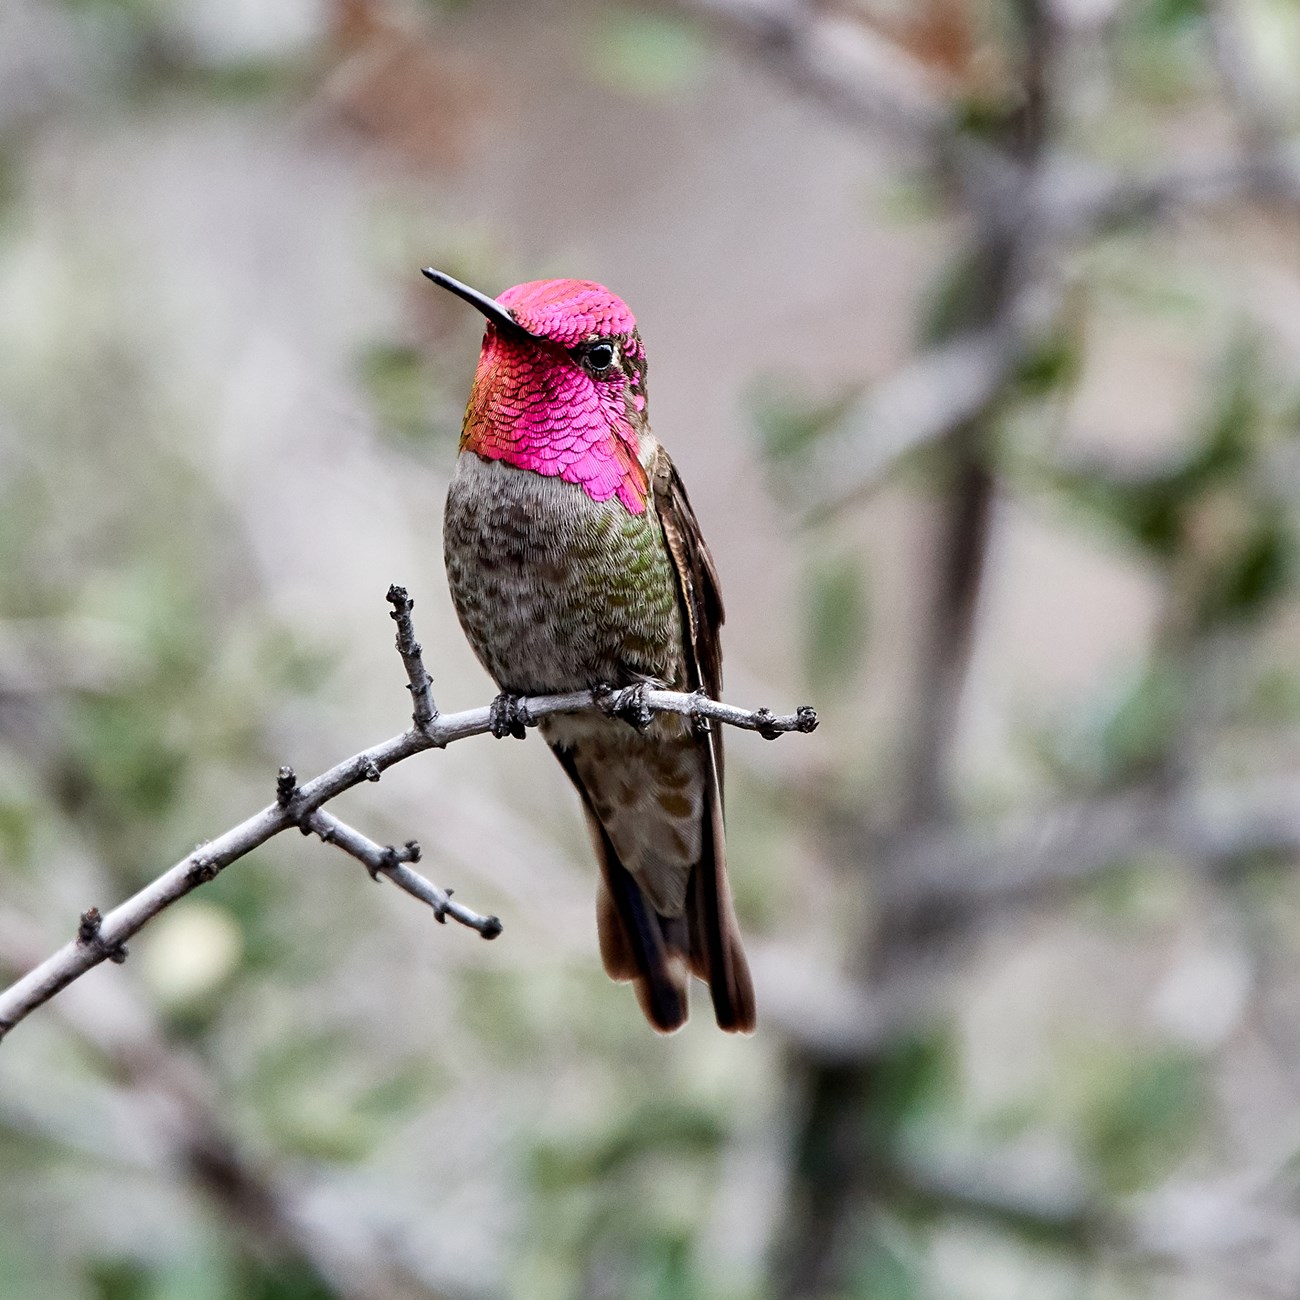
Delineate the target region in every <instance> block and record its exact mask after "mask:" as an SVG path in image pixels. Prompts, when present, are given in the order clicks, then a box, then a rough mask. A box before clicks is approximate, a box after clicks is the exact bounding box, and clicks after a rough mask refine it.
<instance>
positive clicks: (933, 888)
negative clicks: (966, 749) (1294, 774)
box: [850, 780, 1300, 925]
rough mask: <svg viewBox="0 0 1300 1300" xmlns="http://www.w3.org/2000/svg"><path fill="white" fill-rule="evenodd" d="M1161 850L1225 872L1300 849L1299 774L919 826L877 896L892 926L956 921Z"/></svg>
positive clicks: (863, 848) (895, 855) (864, 845)
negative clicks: (983, 824)
mask: <svg viewBox="0 0 1300 1300" xmlns="http://www.w3.org/2000/svg"><path fill="white" fill-rule="evenodd" d="M851 842H852V843H853V844H855V845H856V848H855V849H851V850H850V851H851V852H857V853H862V852H869V851H870V849H869V847H868V845H869V840H868V839H866V838H863V837H861V836H859V837H855V838H854V839H853V840H852V841H851ZM1162 850H1163V851H1167V852H1169V853H1172V854H1175V855H1177V856H1178V857H1179V858H1180V859H1183V860H1186V861H1187V862H1189V863H1191V864H1193V865H1194V867H1195V868H1196V869H1198V870H1200V871H1201V872H1203V873H1204V874H1205V875H1207V876H1209V877H1212V878H1219V879H1222V878H1226V877H1229V876H1232V875H1234V874H1236V873H1239V872H1240V871H1241V870H1242V869H1243V866H1244V865H1245V864H1247V863H1249V862H1250V861H1252V860H1255V859H1258V858H1260V857H1264V856H1279V855H1284V854H1295V853H1297V852H1300V780H1290V781H1277V780H1273V781H1261V782H1259V783H1256V784H1253V785H1248V786H1241V787H1207V788H1202V789H1190V788H1184V789H1173V790H1167V789H1157V790H1152V791H1145V792H1144V791H1130V792H1128V793H1125V794H1121V795H1116V796H1114V797H1112V798H1109V799H1101V800H1089V801H1084V802H1080V803H1078V804H1070V805H1066V806H1063V807H1058V808H1052V809H1045V810H1043V811H1041V812H1038V813H1036V814H1029V815H1025V816H1017V817H1014V818H1011V819H1009V820H1008V821H1007V822H1005V823H1003V824H1001V825H998V826H995V827H993V828H991V829H988V830H984V831H973V830H971V829H970V828H964V829H959V828H945V827H936V828H932V829H929V830H920V831H918V832H917V833H916V834H915V835H913V836H912V837H911V838H910V839H909V840H908V841H907V842H905V843H900V844H898V845H897V847H896V848H894V849H893V851H892V853H891V854H890V856H891V865H890V869H889V870H888V871H887V872H882V873H881V881H880V885H879V890H878V899H877V901H878V904H879V906H880V907H881V908H882V909H883V910H884V911H887V912H888V913H889V914H890V916H891V917H892V918H893V920H892V922H891V924H900V925H901V924H905V923H906V921H905V918H907V917H914V918H918V919H919V918H922V917H928V918H929V920H930V921H931V922H934V921H936V920H937V921H940V922H948V923H951V922H952V921H953V920H954V919H956V918H958V917H960V916H961V915H963V914H969V915H972V916H973V915H977V914H983V913H986V912H989V911H998V910H1002V909H1005V908H1006V907H1008V906H1014V905H1016V904H1018V903H1027V902H1033V901H1034V900H1036V899H1038V898H1040V897H1043V896H1045V895H1048V894H1052V893H1055V892H1058V891H1060V890H1061V889H1063V888H1067V887H1070V886H1073V885H1078V884H1084V883H1087V882H1088V881H1090V880H1092V879H1095V878H1096V877H1097V876H1098V875H1100V874H1101V873H1103V872H1105V871H1108V870H1110V869H1112V868H1113V867H1115V866H1116V865H1120V864H1123V863H1125V862H1126V861H1131V860H1132V859H1134V858H1135V857H1137V856H1138V855H1139V854H1142V853H1150V852H1156V851H1162ZM886 852H889V850H886Z"/></svg>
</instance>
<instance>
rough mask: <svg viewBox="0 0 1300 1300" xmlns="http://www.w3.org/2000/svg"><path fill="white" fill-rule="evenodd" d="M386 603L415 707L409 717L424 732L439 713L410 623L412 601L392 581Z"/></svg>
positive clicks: (421, 653) (408, 688) (422, 653)
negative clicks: (389, 606) (395, 628)
mask: <svg viewBox="0 0 1300 1300" xmlns="http://www.w3.org/2000/svg"><path fill="white" fill-rule="evenodd" d="M388 603H389V604H390V605H391V606H392V607H393V612H392V614H391V615H389V617H390V618H391V619H392V620H393V622H394V623H396V624H397V653H398V654H399V655H401V656H402V663H403V664H404V665H405V666H406V676H407V679H408V680H407V687H406V689H407V690H409V691H410V692H411V704H412V706H413V708H414V712H413V713H412V715H411V720H412V721H413V722H414V723H415V725H416V727H417V729H418V730H420V731H424V730H425V729H426V728H427V727H428V726H429V724H430V723H431V722H432V721H433V720H434V718H436V717H437V716H438V706H437V705H436V704H435V703H434V702H433V678H432V677H430V676H429V672H428V669H426V668H425V666H424V648H423V647H422V646H421V645H420V643H419V642H418V641H417V640H416V639H415V625H414V624H413V623H412V622H411V610H413V609H414V608H415V601H413V600H412V599H411V597H410V596H409V595H408V594H407V591H406V588H405V587H399V586H398V585H397V584H396V583H394V584H393V585H392V586H391V587H389V589H388Z"/></svg>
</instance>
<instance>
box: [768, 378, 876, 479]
mask: <svg viewBox="0 0 1300 1300" xmlns="http://www.w3.org/2000/svg"><path fill="white" fill-rule="evenodd" d="M860 395H861V390H860V389H859V388H857V387H853V388H850V389H846V390H844V391H842V392H840V393H838V394H836V395H834V396H832V397H828V398H827V397H823V398H815V397H812V396H811V395H809V394H807V393H801V392H800V391H799V390H798V388H797V387H796V386H795V385H794V384H793V383H792V382H791V381H790V380H788V379H778V378H776V377H774V376H769V377H767V378H765V379H760V380H759V381H758V382H757V383H756V384H755V385H754V387H753V388H752V389H751V391H750V394H749V406H750V409H751V410H752V411H753V415H754V423H755V425H756V426H757V428H758V436H759V445H760V447H761V448H762V451H763V455H764V456H765V457H766V458H767V459H768V460H769V461H771V462H773V463H774V464H779V463H781V462H784V461H790V460H795V459H797V458H798V457H799V456H800V455H801V454H802V453H803V452H804V451H806V450H807V449H808V447H809V446H810V445H811V444H812V443H813V442H815V441H816V440H817V439H818V438H820V437H822V435H823V434H826V433H830V432H832V431H834V430H835V428H836V427H837V426H838V425H839V424H840V422H841V421H842V420H843V419H844V417H845V416H846V415H847V414H848V413H849V411H850V410H851V409H852V408H853V406H854V404H855V403H856V402H857V400H858V398H859V396H860Z"/></svg>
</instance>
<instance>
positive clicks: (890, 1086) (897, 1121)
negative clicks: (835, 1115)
mask: <svg viewBox="0 0 1300 1300" xmlns="http://www.w3.org/2000/svg"><path fill="white" fill-rule="evenodd" d="M955 1065H956V1047H955V1045H954V1043H953V1039H952V1034H951V1033H950V1031H949V1030H947V1029H946V1028H939V1029H935V1030H933V1031H931V1032H930V1033H928V1034H924V1035H917V1036H915V1037H912V1038H909V1039H907V1040H905V1041H902V1042H900V1043H899V1044H898V1045H897V1046H895V1047H893V1048H892V1049H891V1050H890V1051H889V1052H888V1053H886V1054H885V1055H884V1056H883V1057H882V1058H881V1059H880V1061H879V1063H878V1065H877V1067H876V1071H875V1074H874V1077H873V1084H872V1089H871V1095H870V1097H869V1098H868V1122H869V1123H870V1124H871V1126H872V1127H873V1128H876V1129H878V1130H879V1131H881V1132H885V1133H890V1132H894V1131H896V1130H897V1129H899V1128H900V1127H902V1126H903V1125H905V1124H908V1123H910V1122H913V1121H915V1120H917V1119H919V1118H920V1117H921V1116H923V1115H925V1114H928V1113H930V1112H931V1111H933V1110H934V1108H935V1107H937V1106H940V1105H942V1104H943V1103H944V1101H946V1100H947V1099H948V1098H949V1097H950V1096H951V1092H952V1087H953V1083H954V1077H955V1076H954V1071H955Z"/></svg>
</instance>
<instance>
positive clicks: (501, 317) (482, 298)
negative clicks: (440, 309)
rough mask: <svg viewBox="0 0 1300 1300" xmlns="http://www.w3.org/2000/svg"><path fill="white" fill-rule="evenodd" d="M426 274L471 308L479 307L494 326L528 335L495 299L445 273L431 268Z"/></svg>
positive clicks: (427, 267)
mask: <svg viewBox="0 0 1300 1300" xmlns="http://www.w3.org/2000/svg"><path fill="white" fill-rule="evenodd" d="M424 274H425V275H426V276H427V277H428V278H429V279H430V280H432V281H433V282H434V284H436V285H440V286H441V287H442V288H444V289H449V290H450V291H451V292H452V293H454V294H455V295H456V297H457V298H464V299H465V301H466V302H467V303H469V305H470V306H471V307H477V308H478V309H479V311H481V312H482V313H483V315H484V316H486V317H487V318H488V320H490V321H491V322H492V324H493V325H496V326H498V327H499V328H500V329H503V330H508V331H513V332H514V333H516V334H527V333H528V331H527V330H526V329H524V327H523V326H522V325H521V324H520V323H519V322H518V321H517V320H515V318H514V317H513V316H512V315H511V314H510V312H509V311H508V310H507V309H506V308H505V307H503V306H502V305H501V304H500V303H499V302H497V300H496V299H495V298H489V297H488V296H487V294H485V293H479V291H478V290H477V289H471V288H470V287H469V285H467V284H461V282H460V281H459V280H456V279H454V278H453V277H452V276H450V275H448V274H447V273H446V272H445V271H435V270H434V269H433V267H431V266H426V267H425V268H424Z"/></svg>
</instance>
